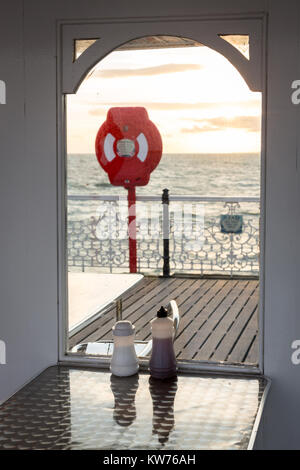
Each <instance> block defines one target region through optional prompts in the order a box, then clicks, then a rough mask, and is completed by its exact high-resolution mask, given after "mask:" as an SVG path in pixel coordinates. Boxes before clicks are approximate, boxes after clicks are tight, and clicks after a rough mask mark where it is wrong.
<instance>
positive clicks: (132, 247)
mask: <svg viewBox="0 0 300 470" xmlns="http://www.w3.org/2000/svg"><path fill="white" fill-rule="evenodd" d="M135 203H136V198H135V186H133V187H130V188H128V237H129V238H128V240H129V268H130V272H131V273H136V271H137V267H136V264H137V257H136V210H135Z"/></svg>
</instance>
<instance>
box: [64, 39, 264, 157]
mask: <svg viewBox="0 0 300 470" xmlns="http://www.w3.org/2000/svg"><path fill="white" fill-rule="evenodd" d="M112 106H144V107H145V108H146V109H147V111H148V114H149V117H150V120H151V121H153V122H154V124H155V125H156V126H157V127H158V129H159V131H160V133H161V136H162V140H163V152H164V153H175V154H183V153H205V154H207V153H257V152H259V151H260V126H261V93H258V92H252V91H250V90H249V88H248V86H247V84H246V82H245V81H244V79H243V78H242V76H241V75H240V74H239V72H238V71H237V70H236V69H235V68H234V67H233V66H232V65H231V64H230V62H229V61H228V60H227V59H226V58H224V57H223V56H222V55H221V54H219V53H217V52H215V51H213V50H211V49H209V48H208V47H204V46H203V47H184V48H168V49H151V50H134V51H114V52H112V53H110V54H109V55H108V56H106V57H105V58H104V59H103V60H102V61H101V62H99V63H98V64H97V66H96V67H94V69H93V70H92V71H91V72H90V73H89V74H88V76H87V77H86V78H85V80H84V81H83V82H82V84H81V85H80V87H79V89H78V91H77V93H76V94H74V95H68V96H67V137H68V139H67V140H68V147H67V148H68V153H72V154H74V153H75V154H76V153H78V154H79V153H85V154H87V153H91V154H94V152H95V151H94V143H95V138H96V134H97V131H98V129H99V127H100V126H101V124H102V123H103V122H104V121H105V119H106V114H107V111H108V109H109V108H110V107H112Z"/></svg>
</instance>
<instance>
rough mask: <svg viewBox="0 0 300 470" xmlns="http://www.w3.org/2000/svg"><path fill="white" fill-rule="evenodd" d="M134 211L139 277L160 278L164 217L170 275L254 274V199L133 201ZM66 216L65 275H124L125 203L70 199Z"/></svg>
mask: <svg viewBox="0 0 300 470" xmlns="http://www.w3.org/2000/svg"><path fill="white" fill-rule="evenodd" d="M136 209H137V250H138V251H137V253H138V271H139V272H145V273H153V274H159V275H161V274H162V273H163V270H164V249H165V250H166V244H165V243H164V241H163V238H164V237H165V234H166V226H165V224H163V219H164V218H165V221H166V216H167V217H168V219H169V243H168V245H169V259H170V271H171V274H172V273H174V272H179V273H197V274H202V275H203V274H229V275H235V274H237V275H258V273H259V199H258V198H204V197H195V196H194V197H191V196H171V197H170V198H169V204H168V206H167V207H166V205H165V204H162V199H161V197H158V196H143V197H141V196H138V197H137V207H136ZM68 213H69V217H68V240H67V241H68V265H69V268H70V270H81V271H85V270H91V269H93V270H95V269H96V270H99V271H104V272H128V271H129V254H128V231H127V220H128V219H127V216H128V213H127V200H126V199H125V198H118V196H92V197H90V198H89V197H87V196H71V197H69V200H68ZM83 215H84V217H83ZM164 271H165V270H164Z"/></svg>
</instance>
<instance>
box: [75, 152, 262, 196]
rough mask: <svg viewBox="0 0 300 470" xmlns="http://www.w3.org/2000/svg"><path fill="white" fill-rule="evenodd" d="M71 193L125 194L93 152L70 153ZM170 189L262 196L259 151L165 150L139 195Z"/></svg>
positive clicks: (194, 193)
mask: <svg viewBox="0 0 300 470" xmlns="http://www.w3.org/2000/svg"><path fill="white" fill-rule="evenodd" d="M67 187H68V195H85V196H87V195H89V194H90V195H95V194H98V195H111V194H114V195H124V194H126V193H125V191H126V190H125V189H124V188H122V187H117V186H112V185H111V184H110V182H109V179H108V176H107V174H106V172H105V171H104V170H103V169H102V168H101V167H100V165H99V164H98V161H97V159H96V156H95V155H93V154H68V156H67ZM164 188H168V189H169V191H170V194H173V195H175V194H176V195H194V196H196V195H197V196H204V197H205V196H207V197H212V196H214V197H241V196H242V197H259V195H260V154H259V153H239V154H238V153H224V154H220V153H218V154H214V153H206V154H203V153H199V154H193V153H186V154H174V153H173V154H172V153H164V154H163V156H162V158H161V161H160V163H159V165H158V166H157V168H156V169H155V170H154V171H153V173H152V174H151V176H150V181H149V184H148V185H147V186H139V187H137V194H141V195H146V194H147V195H160V194H161V193H162V190H163V189H164Z"/></svg>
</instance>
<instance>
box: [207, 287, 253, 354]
mask: <svg viewBox="0 0 300 470" xmlns="http://www.w3.org/2000/svg"><path fill="white" fill-rule="evenodd" d="M257 305H258V296H257V295H256V292H254V294H253V295H252V296H251V297H249V299H248V302H247V303H246V304H245V305H244V307H243V308H242V310H241V312H240V314H239V316H238V318H237V319H236V321H235V322H234V324H233V325H232V327H231V328H230V330H229V331H228V332H227V335H226V339H225V340H223V341H222V343H221V345H220V346H219V347H218V349H217V350H216V352H215V353H214V354H213V356H212V360H214V361H224V360H228V356H229V355H230V354H231V352H232V350H233V348H234V345H235V344H236V343H237V341H238V340H239V338H240V336H241V334H242V332H243V330H244V328H245V327H246V326H247V324H248V322H249V321H250V319H251V317H252V315H253V312H255V310H256V309H257ZM220 358H222V359H220Z"/></svg>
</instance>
